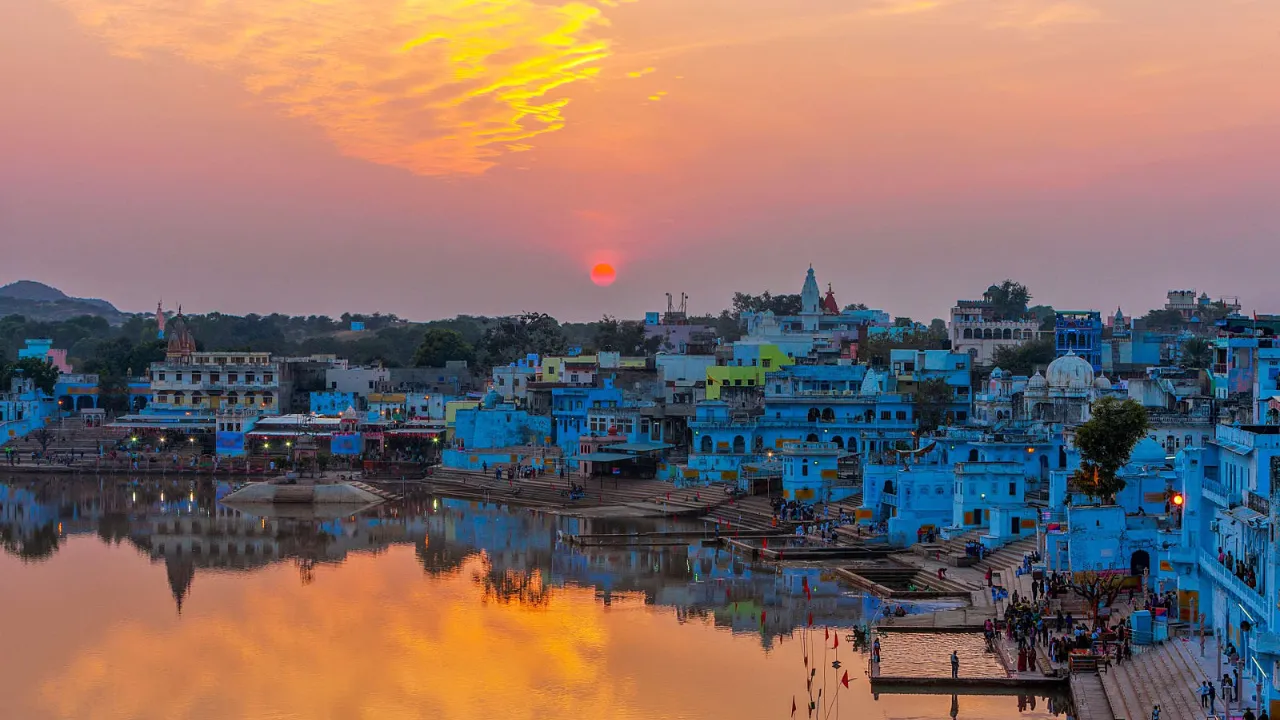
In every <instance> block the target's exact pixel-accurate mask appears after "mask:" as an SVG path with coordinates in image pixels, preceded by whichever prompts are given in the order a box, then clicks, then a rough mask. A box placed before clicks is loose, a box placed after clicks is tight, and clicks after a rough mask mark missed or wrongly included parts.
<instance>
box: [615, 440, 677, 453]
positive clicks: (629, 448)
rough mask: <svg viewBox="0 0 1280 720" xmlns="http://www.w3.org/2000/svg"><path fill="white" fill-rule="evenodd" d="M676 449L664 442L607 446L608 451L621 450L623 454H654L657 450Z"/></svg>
mask: <svg viewBox="0 0 1280 720" xmlns="http://www.w3.org/2000/svg"><path fill="white" fill-rule="evenodd" d="M673 447H675V445H672V444H671V443H664V442H636V443H618V444H616V445H606V446H605V449H606V450H620V451H622V452H629V453H638V452H653V451H655V450H668V449H670V448H673Z"/></svg>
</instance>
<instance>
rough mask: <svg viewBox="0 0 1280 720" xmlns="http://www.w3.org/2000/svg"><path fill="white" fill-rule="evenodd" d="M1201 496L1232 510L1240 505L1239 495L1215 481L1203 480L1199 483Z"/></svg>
mask: <svg viewBox="0 0 1280 720" xmlns="http://www.w3.org/2000/svg"><path fill="white" fill-rule="evenodd" d="M1201 494H1203V495H1204V496H1205V497H1206V498H1208V499H1209V500H1210V501H1211V502H1213V503H1215V504H1217V505H1220V506H1222V507H1224V508H1233V507H1235V506H1237V505H1239V504H1240V493H1239V492H1238V491H1234V490H1230V489H1229V488H1228V487H1227V486H1226V484H1224V483H1222V482H1219V481H1217V480H1210V479H1209V478H1205V479H1204V480H1203V481H1201Z"/></svg>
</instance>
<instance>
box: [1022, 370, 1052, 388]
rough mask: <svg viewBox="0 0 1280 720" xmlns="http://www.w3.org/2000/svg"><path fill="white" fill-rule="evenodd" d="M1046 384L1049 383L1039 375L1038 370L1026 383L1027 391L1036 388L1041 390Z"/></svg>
mask: <svg viewBox="0 0 1280 720" xmlns="http://www.w3.org/2000/svg"><path fill="white" fill-rule="evenodd" d="M1048 384H1049V383H1048V382H1047V381H1046V380H1045V379H1044V376H1043V375H1041V374H1040V371H1039V370H1037V371H1036V374H1035V375H1032V376H1031V379H1030V380H1028V381H1027V389H1028V390H1032V389H1036V388H1043V387H1045V386H1047V385H1048Z"/></svg>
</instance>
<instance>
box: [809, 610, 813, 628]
mask: <svg viewBox="0 0 1280 720" xmlns="http://www.w3.org/2000/svg"><path fill="white" fill-rule="evenodd" d="M809 627H813V611H812V610H810V611H809Z"/></svg>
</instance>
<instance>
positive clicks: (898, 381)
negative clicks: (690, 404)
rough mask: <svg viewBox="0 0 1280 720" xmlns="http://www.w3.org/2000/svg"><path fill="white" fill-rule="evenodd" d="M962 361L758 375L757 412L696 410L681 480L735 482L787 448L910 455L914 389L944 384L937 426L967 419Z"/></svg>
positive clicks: (902, 356) (921, 356) (719, 407)
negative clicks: (822, 446)
mask: <svg viewBox="0 0 1280 720" xmlns="http://www.w3.org/2000/svg"><path fill="white" fill-rule="evenodd" d="M969 362H970V358H969V356H968V355H967V354H956V353H950V352H947V351H945V350H929V351H923V352H918V351H915V350H905V351H894V354H893V355H892V356H891V367H890V368H887V369H883V370H876V369H873V368H868V367H867V366H866V365H853V364H840V365H791V366H787V367H784V368H782V369H780V370H777V371H774V372H768V373H765V375H764V378H765V379H764V392H763V401H762V403H761V405H759V406H755V407H752V406H750V405H732V404H730V403H727V402H720V401H708V402H704V403H699V405H698V407H697V409H696V415H695V417H694V420H693V421H692V422H690V423H689V428H690V430H691V431H692V440H691V443H690V455H689V465H688V467H689V471H690V472H689V474H687V477H690V478H697V479H700V480H711V481H716V480H730V481H731V480H738V479H739V471H740V469H741V468H742V467H743V465H744V464H746V465H748V466H753V467H758V466H760V465H762V464H764V463H767V462H769V461H770V460H771V459H772V458H773V456H774V455H775V454H776V453H779V452H781V450H782V449H783V447H784V446H785V445H786V444H787V443H792V442H811V443H813V442H823V443H832V444H834V445H835V446H836V447H838V448H840V449H841V450H842V451H843V452H844V454H845V455H847V456H849V457H850V459H851V460H854V461H856V459H857V458H856V457H855V456H861V457H864V458H865V457H873V456H877V455H879V454H881V453H884V452H887V451H889V450H894V449H901V448H911V447H913V445H914V443H915V442H916V441H917V437H916V431H917V428H918V423H919V418H918V417H917V413H916V407H915V402H914V394H913V393H914V391H915V388H916V386H917V384H918V383H920V382H923V381H925V380H931V379H942V380H945V381H946V382H947V383H948V384H949V385H951V386H952V388H953V391H954V394H953V402H952V403H951V405H950V406H949V407H947V408H945V409H944V421H945V422H950V423H957V424H959V423H964V422H966V421H967V420H968V415H969V405H970V400H971V397H972V393H971V391H970V386H969V383H970V380H969V377H970V373H969Z"/></svg>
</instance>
